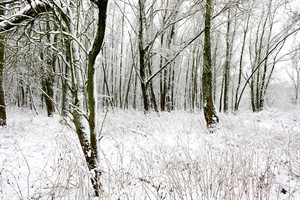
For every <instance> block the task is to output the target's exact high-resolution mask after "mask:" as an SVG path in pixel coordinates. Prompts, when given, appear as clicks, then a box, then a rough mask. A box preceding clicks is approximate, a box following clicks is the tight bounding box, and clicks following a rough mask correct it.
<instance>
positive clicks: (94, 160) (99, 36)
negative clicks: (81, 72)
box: [86, 0, 108, 196]
mask: <svg viewBox="0 0 300 200" xmlns="http://www.w3.org/2000/svg"><path fill="white" fill-rule="evenodd" d="M96 4H97V6H98V24H97V30H96V35H95V38H94V42H93V45H92V48H91V50H90V51H89V54H88V77H87V79H88V80H87V93H88V107H89V116H88V121H89V127H90V149H89V152H88V155H86V156H87V157H88V159H87V162H88V165H89V169H90V171H91V172H93V174H94V177H92V179H91V181H92V184H93V187H94V190H95V193H96V196H99V193H100V191H101V189H102V188H101V184H100V179H99V178H100V175H101V173H100V170H99V169H98V166H97V165H98V148H97V133H98V132H97V125H96V122H97V115H96V113H97V105H96V96H95V61H96V58H97V56H98V54H99V52H100V50H101V47H102V44H103V40H104V35H105V26H106V11H107V4H108V0H102V1H97V3H96Z"/></svg>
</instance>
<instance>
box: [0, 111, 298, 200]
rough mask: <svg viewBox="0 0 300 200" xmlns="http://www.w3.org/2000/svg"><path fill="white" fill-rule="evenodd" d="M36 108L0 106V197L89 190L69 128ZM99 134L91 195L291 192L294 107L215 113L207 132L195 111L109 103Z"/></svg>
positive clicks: (62, 195)
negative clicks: (98, 191)
mask: <svg viewBox="0 0 300 200" xmlns="http://www.w3.org/2000/svg"><path fill="white" fill-rule="evenodd" d="M45 115H46V114H40V115H36V114H35V113H34V112H31V111H28V110H20V109H17V108H9V110H8V125H7V126H6V127H0V199H1V200H2V199H3V200H14V199H16V200H17V199H79V200H81V199H96V198H93V197H92V190H91V184H90V183H89V174H88V173H87V171H86V167H85V164H84V161H83V158H82V154H81V151H80V147H79V146H78V142H77V137H76V134H75V133H74V132H73V131H72V130H71V128H70V127H68V126H66V125H65V121H64V120H62V119H61V118H60V117H59V116H54V117H53V118H48V117H46V116H45ZM104 115H105V114H104V113H103V114H100V117H102V118H103V117H104ZM101 134H102V138H101V140H100V165H101V170H102V176H101V178H102V185H103V189H104V191H103V194H102V197H101V199H114V200H115V199H129V200H134V199H136V200H140V199H166V200H167V199H168V200H169V199H172V200H175V199H176V200H177V199H197V200H198V199H296V200H297V199H300V109H292V110H288V111H280V110H274V109H272V110H267V111H263V112H260V113H252V112H250V111H249V112H241V113H238V114H228V115H225V114H220V124H219V127H218V129H217V130H216V131H215V132H214V133H213V134H209V133H208V132H207V131H206V128H205V123H204V119H203V117H202V113H200V112H199V113H187V112H182V111H176V112H171V113H160V114H156V113H150V114H147V115H144V114H143V113H142V112H136V111H124V110H111V111H109V112H108V114H107V117H106V119H105V121H104V124H103V129H102V133H101Z"/></svg>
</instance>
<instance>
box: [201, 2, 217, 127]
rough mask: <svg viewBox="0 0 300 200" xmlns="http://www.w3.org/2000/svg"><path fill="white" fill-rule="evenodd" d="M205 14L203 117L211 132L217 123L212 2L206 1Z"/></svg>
mask: <svg viewBox="0 0 300 200" xmlns="http://www.w3.org/2000/svg"><path fill="white" fill-rule="evenodd" d="M205 7H206V13H205V30H204V50H203V73H202V87H203V91H202V92H203V102H204V117H205V120H206V124H207V127H208V129H209V130H210V131H211V130H212V128H213V127H214V125H215V124H216V123H217V122H218V121H219V120H218V116H217V114H216V110H215V106H214V102H213V85H212V82H213V79H212V78H213V77H212V61H211V39H210V29H211V16H212V0H206V6H205Z"/></svg>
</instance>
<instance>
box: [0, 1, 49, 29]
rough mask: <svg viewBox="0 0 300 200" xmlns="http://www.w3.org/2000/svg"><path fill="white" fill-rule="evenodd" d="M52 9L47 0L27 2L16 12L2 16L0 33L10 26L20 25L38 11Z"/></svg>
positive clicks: (34, 16)
mask: <svg viewBox="0 0 300 200" xmlns="http://www.w3.org/2000/svg"><path fill="white" fill-rule="evenodd" d="M51 9H52V6H51V4H50V3H49V2H48V0H34V1H32V2H31V3H30V4H27V5H26V6H25V7H24V8H23V9H21V10H20V11H19V12H18V13H16V14H14V15H11V16H9V17H5V16H4V17H3V18H4V20H3V21H0V33H2V32H5V31H8V30H11V29H12V28H14V27H16V26H18V25H20V24H21V23H22V22H24V21H28V20H32V19H34V18H36V17H37V16H38V15H39V14H40V13H45V12H48V11H50V10H51Z"/></svg>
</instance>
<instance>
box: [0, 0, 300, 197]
mask: <svg viewBox="0 0 300 200" xmlns="http://www.w3.org/2000/svg"><path fill="white" fill-rule="evenodd" d="M299 38H300V3H299V1H298V0H266V1H260V0H1V2H0V125H1V126H4V127H5V126H9V125H10V124H9V121H10V119H9V115H7V110H8V109H14V108H15V107H17V108H21V109H27V111H28V112H33V113H35V115H37V116H38V115H45V116H47V117H49V118H51V120H52V118H53V117H54V118H55V117H56V116H57V115H59V116H60V117H61V121H62V123H64V124H65V125H66V126H68V127H70V128H72V130H73V132H74V133H76V136H77V139H78V143H79V144H80V147H81V150H82V153H83V157H84V160H85V162H86V166H87V169H88V171H89V173H90V182H91V184H92V187H93V189H94V192H95V196H101V193H102V190H103V185H102V184H101V181H100V180H101V176H102V170H101V167H99V154H100V153H99V148H101V147H99V146H101V145H99V144H100V141H101V139H102V137H103V136H102V135H101V134H102V132H103V126H104V125H103V123H104V121H105V119H106V116H107V113H109V111H111V110H117V111H116V112H122V111H132V110H134V111H137V112H141V113H143V116H142V117H140V118H141V120H147V119H146V118H147V116H153V114H156V115H168V113H173V112H176V111H185V112H188V113H192V114H194V113H197V115H199V116H201V118H203V119H204V120H205V129H206V130H207V132H208V133H211V134H215V133H216V132H218V131H220V130H221V128H220V127H218V124H219V123H222V118H223V119H225V121H226V119H227V118H226V116H227V115H232V114H236V113H243V112H247V111H248V110H251V112H253V115H258V114H259V113H263V112H264V110H265V109H268V108H270V107H276V106H278V104H280V105H281V104H282V102H285V103H284V104H285V105H291V106H294V107H295V108H297V109H299V107H298V106H297V105H299V93H300V39H299ZM278 102H279V103H278ZM280 109H282V110H284V109H286V108H285V107H284V106H283V107H280ZM44 111H45V112H44ZM192 114H191V115H192ZM219 114H221V116H222V118H221V117H219ZM127 117H129V116H127ZM12 120H13V119H12ZM116 123H118V122H116ZM196 123H197V122H196ZM226 123H230V120H227V121H226ZM124 124H126V123H125V122H124ZM124 126H126V125H124ZM212 137H213V136H212ZM0 138H1V135H0ZM104 145H105V144H104ZM140 181H142V182H147V180H144V179H143V180H140ZM0 186H1V184H0ZM0 189H1V187H0ZM156 189H157V188H156ZM0 191H1V190H0Z"/></svg>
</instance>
